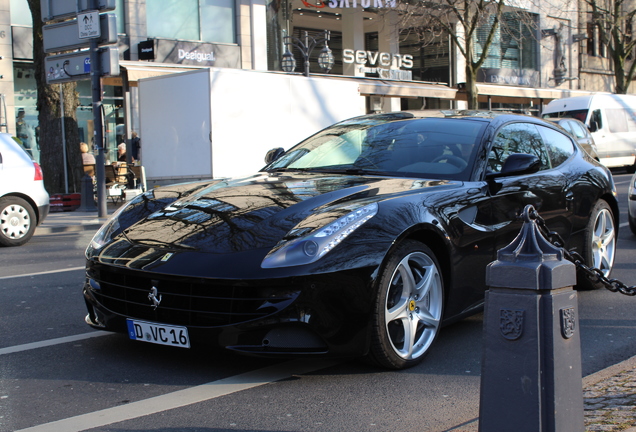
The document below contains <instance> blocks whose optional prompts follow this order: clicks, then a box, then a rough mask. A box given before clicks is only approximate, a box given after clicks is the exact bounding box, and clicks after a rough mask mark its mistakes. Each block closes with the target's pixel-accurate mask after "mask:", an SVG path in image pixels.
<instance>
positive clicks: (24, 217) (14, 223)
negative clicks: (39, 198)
mask: <svg viewBox="0 0 636 432" xmlns="http://www.w3.org/2000/svg"><path fill="white" fill-rule="evenodd" d="M36 224H37V223H36V218H35V212H34V211H33V207H31V205H30V204H29V203H28V202H26V201H25V200H23V199H22V198H18V197H12V196H10V197H4V198H0V245H2V246H21V245H23V244H25V243H26V242H28V241H29V240H30V239H31V237H33V233H34V232H35V226H36Z"/></svg>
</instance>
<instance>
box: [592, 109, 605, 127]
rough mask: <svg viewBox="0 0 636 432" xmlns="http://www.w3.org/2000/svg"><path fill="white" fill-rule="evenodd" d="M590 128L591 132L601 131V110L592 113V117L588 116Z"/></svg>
mask: <svg viewBox="0 0 636 432" xmlns="http://www.w3.org/2000/svg"><path fill="white" fill-rule="evenodd" d="M590 126H591V127H592V129H591V130H593V131H597V130H601V129H603V119H602V118H601V110H594V111H592V115H591V116H590Z"/></svg>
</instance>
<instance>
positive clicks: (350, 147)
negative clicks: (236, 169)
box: [265, 117, 486, 180]
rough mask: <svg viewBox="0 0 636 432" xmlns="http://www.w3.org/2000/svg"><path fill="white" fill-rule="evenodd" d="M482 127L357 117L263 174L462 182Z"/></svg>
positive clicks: (299, 147) (444, 121) (291, 153)
mask: <svg viewBox="0 0 636 432" xmlns="http://www.w3.org/2000/svg"><path fill="white" fill-rule="evenodd" d="M485 127H486V122H483V121H475V120H472V119H458V118H420V119H408V120H404V119H401V120H393V121H392V120H390V119H387V118H381V117H380V118H356V119H352V120H348V121H344V122H341V123H338V124H335V125H334V126H331V127H329V128H327V129H325V130H323V131H321V132H319V133H317V134H316V135H314V136H312V137H310V138H308V139H307V140H305V141H303V142H301V143H300V144H298V145H296V146H295V147H293V148H291V149H290V150H289V151H287V152H286V153H285V154H284V155H283V156H282V157H281V158H279V159H277V160H276V161H274V162H272V163H271V164H270V165H269V166H267V167H266V168H265V171H274V170H303V171H325V172H345V173H356V174H357V173H360V174H374V175H389V176H402V177H425V178H441V179H456V180H467V179H468V178H469V177H470V174H471V170H472V166H473V160H474V158H475V153H476V151H477V147H478V143H479V142H480V139H481V136H482V133H483V131H484V129H485Z"/></svg>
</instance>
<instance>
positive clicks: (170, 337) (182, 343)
mask: <svg viewBox="0 0 636 432" xmlns="http://www.w3.org/2000/svg"><path fill="white" fill-rule="evenodd" d="M126 323H127V324H128V337H129V338H130V339H133V340H138V341H143V342H150V343H154V344H159V345H170V346H176V347H180V348H190V337H189V336H188V329H187V328H186V327H180V326H172V325H166V324H156V323H151V322H146V321H137V320H131V319H127V320H126Z"/></svg>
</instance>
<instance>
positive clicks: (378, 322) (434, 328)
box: [369, 240, 444, 369]
mask: <svg viewBox="0 0 636 432" xmlns="http://www.w3.org/2000/svg"><path fill="white" fill-rule="evenodd" d="M378 285H379V288H378V292H377V296H376V303H375V311H374V314H373V331H372V341H371V350H370V352H369V359H370V360H371V361H373V362H374V363H376V364H379V365H380V366H383V367H387V368H392V369H403V368H407V367H411V366H414V365H416V364H417V363H419V362H420V361H421V360H422V359H423V358H424V356H425V354H426V353H427V352H428V350H429V348H430V347H431V345H432V344H433V342H434V340H435V338H436V337H437V334H438V333H439V329H440V323H441V319H442V310H443V303H444V288H443V281H442V273H441V270H440V266H439V263H438V262H437V259H436V257H435V254H434V253H433V252H432V251H431V250H430V249H429V248H428V247H427V246H426V245H424V244H422V243H420V242H416V241H412V240H408V241H405V242H404V243H402V244H401V245H400V246H398V248H397V249H396V250H395V252H394V253H393V254H392V255H391V257H390V258H389V261H388V263H387V265H386V266H385V268H384V270H383V272H382V274H381V276H380V279H379V284H378Z"/></svg>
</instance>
